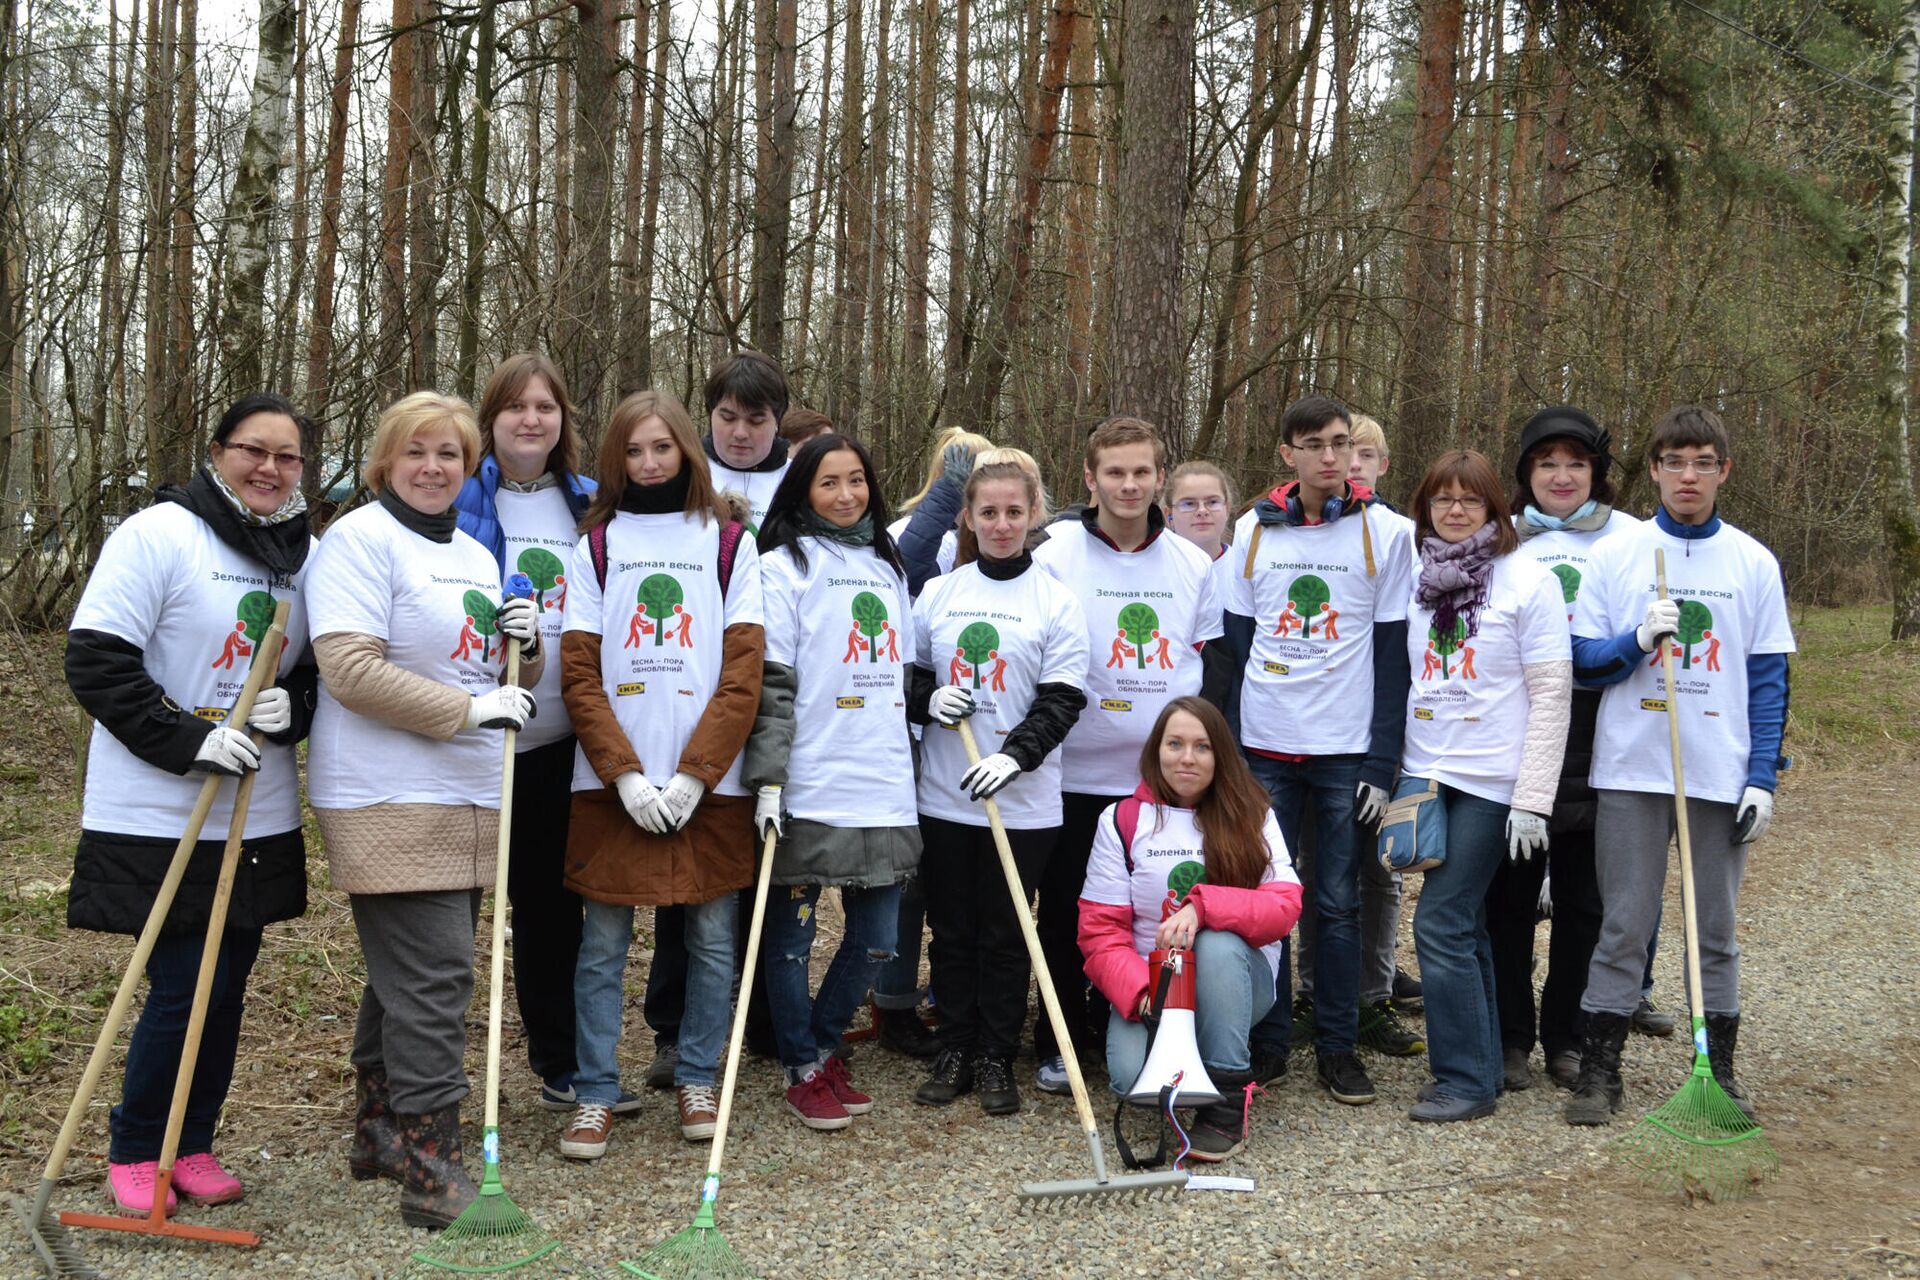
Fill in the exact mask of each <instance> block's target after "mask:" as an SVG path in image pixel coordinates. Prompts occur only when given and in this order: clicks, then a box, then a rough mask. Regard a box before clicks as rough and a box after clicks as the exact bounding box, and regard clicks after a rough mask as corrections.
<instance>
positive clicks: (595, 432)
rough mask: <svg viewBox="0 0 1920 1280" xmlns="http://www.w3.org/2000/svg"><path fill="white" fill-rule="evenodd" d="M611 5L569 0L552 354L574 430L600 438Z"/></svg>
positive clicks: (607, 268) (609, 318) (610, 148)
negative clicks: (563, 227) (568, 118)
mask: <svg viewBox="0 0 1920 1280" xmlns="http://www.w3.org/2000/svg"><path fill="white" fill-rule="evenodd" d="M614 3H615V0H574V4H573V10H574V13H575V15H576V17H577V18H578V23H579V25H578V26H577V27H576V28H575V31H574V43H573V48H574V57H575V62H574V66H575V68H576V71H575V74H576V76H577V81H576V90H577V92H576V94H575V99H574V101H575V104H576V106H575V113H574V134H573V230H574V246H573V252H572V254H570V255H569V256H568V258H567V271H566V274H565V275H564V276H563V277H562V278H563V279H564V280H565V282H566V283H565V285H564V286H563V288H562V290H561V304H560V308H559V311H560V315H559V325H558V329H559V332H558V335H557V341H556V343H555V345H556V347H557V349H558V350H557V354H558V355H559V357H560V361H561V365H560V367H561V368H562V369H563V370H565V372H566V375H567V385H568V389H569V390H570V391H571V392H572V394H573V402H574V406H575V407H576V408H577V409H578V410H579V411H580V419H581V421H580V426H581V430H582V432H583V434H584V435H585V437H586V438H587V439H588V440H589V441H597V440H598V439H599V428H600V421H601V417H602V414H603V412H604V410H605V407H606V406H605V405H604V404H603V403H602V398H603V397H602V392H603V390H604V387H603V384H604V383H605V381H606V376H607V368H608V365H609V364H610V363H611V361H612V357H613V352H612V346H613V342H614V331H613V277H612V270H613V155H614V149H615V145H616V142H615V134H614V128H615V124H614V121H615V110H616V108H617V106H618V104H619V97H618V90H617V88H616V87H615V84H614V73H615V66H614V63H615V57H614V23H613V18H614V9H613V5H614Z"/></svg>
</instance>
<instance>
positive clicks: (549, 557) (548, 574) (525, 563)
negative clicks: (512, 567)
mask: <svg viewBox="0 0 1920 1280" xmlns="http://www.w3.org/2000/svg"><path fill="white" fill-rule="evenodd" d="M516 567H517V568H518V569H519V570H520V572H522V573H524V574H526V575H527V576H528V577H529V578H532V579H533V589H534V592H535V595H534V599H535V600H536V601H538V602H539V604H540V612H542V613H545V612H546V611H547V592H549V591H551V590H553V589H554V588H555V587H557V586H559V585H560V575H561V574H563V573H565V572H566V571H567V567H566V566H565V565H563V564H561V563H560V557H559V556H556V555H555V554H553V552H551V551H548V550H547V549H546V548H544V547H528V548H527V549H526V550H525V551H522V552H521V553H520V559H519V561H518V563H517V565H516Z"/></svg>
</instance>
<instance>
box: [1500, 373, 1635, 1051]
mask: <svg viewBox="0 0 1920 1280" xmlns="http://www.w3.org/2000/svg"><path fill="white" fill-rule="evenodd" d="M1611 444H1612V441H1611V439H1610V438H1609V437H1608V435H1607V433H1606V432H1605V431H1602V430H1601V429H1600V425H1599V424H1598V423H1597V422H1595V421H1594V420H1593V419H1592V418H1590V417H1588V416H1587V415H1586V414H1585V413H1584V412H1582V411H1581V410H1579V409H1576V408H1574V407H1573V406H1571V405H1553V406H1550V407H1548V408H1545V409H1542V410H1540V412H1538V413H1536V414H1534V415H1533V416H1532V417H1531V418H1529V419H1527V423H1526V425H1525V426H1524V427H1522V428H1521V431H1520V457H1519V460H1518V461H1517V462H1515V463H1514V490H1513V505H1514V517H1513V527H1514V531H1515V532H1516V533H1518V534H1519V535H1520V551H1519V554H1521V555H1523V556H1526V557H1527V558H1528V559H1531V560H1535V561H1538V562H1539V563H1540V564H1542V565H1544V566H1546V568H1547V569H1548V571H1549V572H1551V573H1552V574H1553V576H1554V578H1555V580H1556V581H1558V582H1559V584H1560V594H1561V598H1562V599H1564V600H1565V601H1566V612H1567V618H1568V619H1569V621H1571V619H1572V617H1573V607H1574V602H1575V600H1577V599H1578V598H1579V595H1580V584H1581V581H1582V579H1583V578H1584V576H1585V574H1586V573H1587V572H1588V569H1589V566H1590V565H1591V564H1592V561H1593V556H1594V554H1595V553H1596V551H1597V550H1598V548H1599V547H1600V545H1601V544H1602V543H1603V542H1606V541H1608V540H1610V539H1613V538H1616V537H1618V536H1620V535H1621V534H1623V533H1626V532H1628V531H1630V530H1632V529H1637V528H1639V527H1640V523H1641V522H1640V521H1638V520H1636V519H1634V518H1633V517H1632V516H1630V515H1628V514H1626V513H1625V512H1624V511H1616V510H1614V508H1613V482H1612V481H1611V480H1610V479H1609V478H1608V475H1607V471H1608V468H1609V467H1610V465H1611V460H1610V459H1609V458H1608V456H1607V453H1608V449H1609V448H1610V447H1611ZM1572 708H1573V709H1572V720H1571V722H1570V723H1569V725H1568V729H1567V754H1566V758H1565V760H1564V761H1563V763H1562V764H1561V767H1560V789H1559V794H1558V796H1557V797H1556V799H1555V801H1554V807H1553V819H1552V824H1551V831H1552V835H1553V845H1552V848H1551V849H1550V851H1549V856H1548V858H1547V859H1545V860H1543V859H1540V858H1534V859H1531V860H1529V861H1526V862H1509V863H1505V864H1503V865H1502V866H1501V868H1500V870H1499V871H1498V872H1497V873H1496V874H1495V875H1494V877H1493V887H1492V888H1491V889H1489V890H1488V891H1487V927H1488V928H1489V929H1490V930H1491V931H1492V937H1493V979H1494V991H1495V994H1496V996H1497V997H1498V1000H1499V1005H1500V1042H1501V1046H1502V1050H1503V1062H1504V1065H1503V1071H1504V1073H1505V1079H1506V1087H1507V1088H1509V1089H1514V1088H1521V1089H1524V1088H1526V1087H1527V1085H1528V1083H1529V1080H1528V1071H1527V1058H1528V1057H1529V1055H1530V1054H1531V1053H1532V1051H1533V1044H1534V1025H1535V1009H1534V999H1533V941H1534V932H1535V925H1536V923H1537V920H1538V912H1537V911H1533V910H1528V909H1527V908H1529V907H1531V906H1532V905H1533V904H1535V903H1537V902H1538V901H1539V900H1540V891H1541V887H1542V883H1543V879H1544V878H1545V877H1547V876H1549V875H1551V877H1552V891H1551V898H1552V906H1553V928H1552V929H1551V930H1549V934H1550V938H1549V947H1548V951H1547V976H1546V980H1545V981H1544V982H1543V983H1542V984H1541V987H1540V1003H1539V1017H1538V1021H1539V1037H1540V1050H1541V1053H1542V1054H1543V1055H1544V1056H1545V1058H1546V1063H1547V1074H1548V1075H1549V1076H1550V1077H1551V1078H1552V1079H1553V1081H1554V1083H1555V1084H1558V1085H1560V1086H1562V1087H1563V1088H1567V1089H1571V1088H1573V1087H1574V1085H1575V1084H1576V1083H1577V1082H1578V1080H1579V1077H1580V1041H1581V1037H1582V1034H1583V1031H1584V1027H1585V1022H1586V1019H1585V1016H1584V1015H1583V1014H1582V1013H1581V1012H1580V997H1581V995H1582V994H1583V993H1584V992H1585V991H1586V989H1587V966H1588V964H1589V963H1590V962H1591V961H1592V959H1593V948H1594V944H1595V942H1596V941H1597V940H1598V939H1599V937H1600V883H1599V880H1598V879H1597V878H1596V873H1595V870H1594V861H1593V818H1594V793H1593V787H1592V785H1591V784H1590V783H1589V782H1588V780H1587V774H1588V772H1589V771H1590V770H1591V769H1592V767H1593V730H1594V724H1595V721H1596V718H1597V717H1598V716H1599V713H1600V690H1598V689H1587V688H1582V687H1580V686H1578V685H1576V686H1575V687H1574V690H1573V702H1572ZM1549 867H1550V869H1549ZM1647 1007H1648V1010H1649V1012H1650V1013H1651V1012H1653V1010H1652V1005H1651V1002H1647ZM1667 1029H1668V1030H1669V1031H1671V1030H1672V1022H1671V1019H1670V1018H1669V1021H1668V1028H1667Z"/></svg>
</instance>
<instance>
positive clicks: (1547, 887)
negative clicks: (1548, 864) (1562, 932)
mask: <svg viewBox="0 0 1920 1280" xmlns="http://www.w3.org/2000/svg"><path fill="white" fill-rule="evenodd" d="M1539 905H1540V914H1541V915H1543V916H1547V917H1549V918H1550V917H1552V915H1553V872H1552V871H1548V872H1547V874H1545V875H1544V876H1541V877H1540V904H1539Z"/></svg>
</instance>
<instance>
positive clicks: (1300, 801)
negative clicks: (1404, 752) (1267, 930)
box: [1247, 752, 1425, 1053]
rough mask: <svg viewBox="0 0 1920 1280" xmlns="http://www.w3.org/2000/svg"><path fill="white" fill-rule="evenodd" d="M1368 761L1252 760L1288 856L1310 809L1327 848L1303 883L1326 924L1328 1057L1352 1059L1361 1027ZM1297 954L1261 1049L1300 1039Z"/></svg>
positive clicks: (1323, 1016) (1323, 984)
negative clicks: (1359, 794)
mask: <svg viewBox="0 0 1920 1280" xmlns="http://www.w3.org/2000/svg"><path fill="white" fill-rule="evenodd" d="M1363 758H1364V757H1362V756H1361V755H1360V754H1358V753H1355V754H1353V755H1340V756H1315V757H1313V758H1311V759H1308V760H1273V759H1269V758H1268V757H1266V756H1259V755H1254V754H1253V753H1251V752H1249V753H1248V754H1247V764H1248V765H1249V766H1250V767H1251V768H1252V769H1253V776H1254V777H1255V778H1258V779H1259V780H1260V785H1261V786H1263V787H1265V788H1266V789H1267V795H1268V796H1269V797H1270V798H1271V799H1272V801H1273V816H1274V817H1275V818H1276V819H1277V820H1278V821H1279V823H1280V835H1281V836H1282V838H1284V839H1285V840H1286V842H1287V848H1288V849H1293V848H1296V847H1297V846H1298V844H1299V840H1300V826H1301V819H1302V817H1303V815H1304V813H1305V812H1306V808H1307V805H1308V804H1309V803H1311V804H1312V806H1313V825H1314V830H1315V832H1316V833H1317V835H1318V836H1319V843H1318V847H1317V848H1316V850H1315V851H1314V859H1313V865H1312V866H1311V867H1309V868H1308V869H1307V874H1305V875H1303V876H1301V879H1302V880H1303V881H1304V882H1305V883H1304V885H1303V888H1304V889H1305V891H1306V892H1307V893H1308V894H1310V895H1312V901H1313V907H1314V911H1315V912H1316V913H1317V919H1318V922H1319V923H1318V927H1317V932H1316V934H1315V936H1314V940H1313V1018H1314V1023H1315V1024H1316V1027H1317V1029H1318V1032H1319V1044H1318V1049H1319V1051H1320V1052H1321V1053H1352V1052H1353V1041H1354V1036H1355V1034H1356V1033H1357V1032H1358V1030H1359V1026H1360V861H1359V859H1360V856H1361V849H1360V838H1359V837H1360V828H1359V826H1358V825H1357V824H1356V823H1355V822H1354V820H1353V793H1354V791H1355V790H1356V789H1357V788H1358V787H1359V785H1360V763H1361V761H1362V759H1363ZM1367 852H1368V853H1369V854H1371V852H1372V851H1371V850H1368V851H1367ZM1290 952H1291V948H1289V949H1288V950H1287V951H1283V952H1282V953H1281V958H1280V974H1279V978H1278V980H1277V983H1276V996H1275V999H1274V1002H1273V1007H1272V1008H1271V1009H1269V1010H1268V1011H1267V1014H1266V1016H1265V1017H1263V1018H1262V1019H1260V1021H1259V1022H1258V1023H1257V1024H1255V1026H1254V1028H1253V1043H1254V1044H1255V1045H1256V1046H1257V1047H1259V1048H1263V1049H1266V1050H1268V1051H1271V1052H1280V1053H1284V1052H1286V1048H1287V1044H1288V1042H1289V1041H1290V1039H1291V1038H1292V1030H1293V1013H1292V1009H1291V1008H1290V1004H1291V1001H1290V997H1291V995H1292V993H1293V972H1292V957H1291V954H1290ZM1424 976H1425V972H1424V970H1423V971H1422V977H1424Z"/></svg>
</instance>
